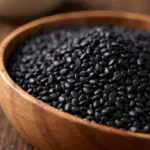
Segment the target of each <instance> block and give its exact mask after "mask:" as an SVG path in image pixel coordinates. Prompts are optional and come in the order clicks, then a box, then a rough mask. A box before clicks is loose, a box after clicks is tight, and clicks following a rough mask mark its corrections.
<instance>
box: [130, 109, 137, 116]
mask: <svg viewBox="0 0 150 150" xmlns="http://www.w3.org/2000/svg"><path fill="white" fill-rule="evenodd" d="M129 115H130V116H131V117H136V116H137V111H135V110H131V111H129Z"/></svg>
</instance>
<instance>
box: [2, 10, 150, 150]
mask: <svg viewBox="0 0 150 150" xmlns="http://www.w3.org/2000/svg"><path fill="white" fill-rule="evenodd" d="M84 24H85V25H89V24H96V25H97V24H116V25H124V26H127V27H133V28H143V29H146V30H150V17H148V16H144V15H139V14H132V13H124V12H114V11H87V12H76V13H67V14H60V15H55V16H50V17H46V18H43V19H40V20H37V21H34V22H32V23H29V24H27V25H24V26H22V27H20V28H18V29H17V30H15V31H14V32H13V33H11V34H10V35H9V36H8V37H7V38H6V39H5V40H4V41H3V42H2V44H1V46H0V102H1V106H2V108H3V110H4V112H5V114H6V116H7V117H8V119H9V120H10V121H11V123H12V124H13V125H14V127H15V128H16V129H17V130H18V131H19V132H20V134H21V135H22V136H23V137H25V138H26V139H27V140H28V141H29V142H30V143H32V144H33V145H35V146H37V147H38V148H40V149H43V150H141V149H143V150H149V149H150V135H149V134H142V133H132V132H129V131H121V130H119V129H114V128H111V127H107V126H104V125H99V124H96V123H92V122H88V121H85V120H83V119H80V118H78V117H75V116H73V115H70V114H68V113H65V112H61V111H59V110H57V109H55V108H53V107H51V106H49V105H47V104H45V103H43V102H41V101H39V100H38V99H36V98H34V97H33V96H31V95H29V94H28V93H27V92H25V91H23V90H22V89H21V88H20V87H18V86H17V85H16V84H15V82H14V81H13V80H12V79H11V78H10V76H9V75H8V73H7V71H6V64H7V60H8V58H9V57H10V55H11V53H12V51H13V50H15V48H16V46H17V45H18V43H20V42H21V41H23V40H24V39H25V38H26V37H27V36H29V35H33V34H36V33H38V32H40V31H41V30H52V29H57V28H60V27H65V26H71V25H84Z"/></svg>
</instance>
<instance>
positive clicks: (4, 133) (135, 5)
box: [0, 0, 150, 150]
mask: <svg viewBox="0 0 150 150" xmlns="http://www.w3.org/2000/svg"><path fill="white" fill-rule="evenodd" d="M83 2H85V3H84V4H83V5H82V6H80V5H78V4H72V5H70V4H68V3H67V4H64V5H63V6H62V7H61V8H60V9H58V10H57V11H56V12H55V13H59V12H64V11H73V10H80V9H83V7H84V8H87V9H88V8H95V9H102V10H105V9H106V10H109V9H116V10H125V11H133V12H140V13H145V14H150V9H149V6H150V1H149V0H125V1H124V0H113V1H111V0H92V1H91V0H83ZM87 2H88V3H89V4H90V5H88V6H86V4H87ZM14 28H16V25H14V24H12V23H2V22H0V41H1V40H2V39H3V38H4V37H5V36H6V35H7V34H8V33H9V32H10V31H12V30H13V29H14ZM0 150H35V148H34V147H33V146H32V145H30V144H29V143H28V142H27V141H26V140H24V139H23V138H22V137H21V136H20V135H19V134H18V132H17V131H16V130H15V129H14V128H13V127H12V125H11V124H10V122H9V121H8V120H7V118H6V117H5V115H4V113H3V111H2V109H1V108H0ZM120 150H121V149H120Z"/></svg>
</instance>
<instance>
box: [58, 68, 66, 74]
mask: <svg viewBox="0 0 150 150" xmlns="http://www.w3.org/2000/svg"><path fill="white" fill-rule="evenodd" d="M67 72H68V69H67V68H64V69H61V70H60V72H59V73H60V75H65V74H67Z"/></svg>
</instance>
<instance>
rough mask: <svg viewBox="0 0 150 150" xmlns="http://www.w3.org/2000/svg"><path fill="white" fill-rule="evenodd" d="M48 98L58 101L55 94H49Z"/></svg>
mask: <svg viewBox="0 0 150 150" xmlns="http://www.w3.org/2000/svg"><path fill="white" fill-rule="evenodd" d="M49 97H50V99H51V100H57V99H58V95H57V94H55V93H52V94H50V96H49Z"/></svg>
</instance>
